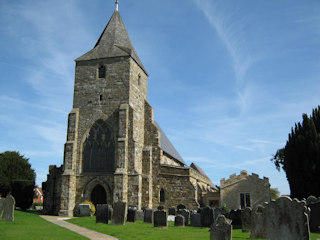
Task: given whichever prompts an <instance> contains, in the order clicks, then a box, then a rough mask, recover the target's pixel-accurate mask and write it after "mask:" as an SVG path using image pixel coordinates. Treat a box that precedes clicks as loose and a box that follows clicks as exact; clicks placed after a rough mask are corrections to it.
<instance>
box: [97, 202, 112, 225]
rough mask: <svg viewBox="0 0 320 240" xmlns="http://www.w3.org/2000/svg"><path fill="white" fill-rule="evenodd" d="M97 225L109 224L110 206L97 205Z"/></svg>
mask: <svg viewBox="0 0 320 240" xmlns="http://www.w3.org/2000/svg"><path fill="white" fill-rule="evenodd" d="M96 223H105V224H108V223H109V205H108V204H97V208H96Z"/></svg>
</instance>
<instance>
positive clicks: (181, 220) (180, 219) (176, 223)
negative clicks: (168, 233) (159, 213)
mask: <svg viewBox="0 0 320 240" xmlns="http://www.w3.org/2000/svg"><path fill="white" fill-rule="evenodd" d="M184 222H185V220H184V216H182V215H179V214H178V215H177V216H176V217H175V218H174V226H176V227H184V226H185V224H184Z"/></svg>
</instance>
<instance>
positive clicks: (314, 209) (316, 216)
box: [309, 202, 320, 232]
mask: <svg viewBox="0 0 320 240" xmlns="http://www.w3.org/2000/svg"><path fill="white" fill-rule="evenodd" d="M309 208H310V220H309V226H310V231H311V232H319V231H320V202H316V203H312V204H310V205H309Z"/></svg>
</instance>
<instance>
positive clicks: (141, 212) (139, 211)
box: [137, 210, 144, 221]
mask: <svg viewBox="0 0 320 240" xmlns="http://www.w3.org/2000/svg"><path fill="white" fill-rule="evenodd" d="M143 218H144V212H143V210H137V220H141V221H143Z"/></svg>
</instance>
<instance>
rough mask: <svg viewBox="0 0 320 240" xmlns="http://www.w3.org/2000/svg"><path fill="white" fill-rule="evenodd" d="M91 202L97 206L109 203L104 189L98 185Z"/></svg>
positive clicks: (92, 193) (93, 191) (92, 194)
mask: <svg viewBox="0 0 320 240" xmlns="http://www.w3.org/2000/svg"><path fill="white" fill-rule="evenodd" d="M91 202H92V203H93V204H94V205H95V206H97V204H105V203H107V194H106V191H105V190H104V188H103V187H102V186H101V185H100V184H98V185H97V186H95V187H94V189H93V190H92V192H91Z"/></svg>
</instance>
